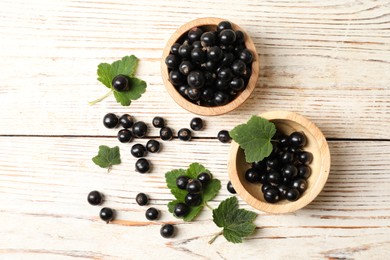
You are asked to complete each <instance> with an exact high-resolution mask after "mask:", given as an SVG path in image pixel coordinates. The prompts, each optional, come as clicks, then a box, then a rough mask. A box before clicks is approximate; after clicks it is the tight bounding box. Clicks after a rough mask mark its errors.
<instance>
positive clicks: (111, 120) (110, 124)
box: [103, 113, 119, 128]
mask: <svg viewBox="0 0 390 260" xmlns="http://www.w3.org/2000/svg"><path fill="white" fill-rule="evenodd" d="M118 122H119V119H118V117H117V116H116V115H115V114H113V113H108V114H106V115H105V116H104V118H103V125H104V126H105V127H107V128H115V127H117V126H118Z"/></svg>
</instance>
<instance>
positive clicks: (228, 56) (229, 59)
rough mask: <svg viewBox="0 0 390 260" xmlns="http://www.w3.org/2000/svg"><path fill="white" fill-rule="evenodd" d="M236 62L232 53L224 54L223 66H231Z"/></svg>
mask: <svg viewBox="0 0 390 260" xmlns="http://www.w3.org/2000/svg"><path fill="white" fill-rule="evenodd" d="M233 61H234V55H233V53H231V52H227V53H224V56H223V59H222V61H221V66H226V67H228V66H230V65H231V64H232V63H233Z"/></svg>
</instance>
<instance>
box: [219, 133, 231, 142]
mask: <svg viewBox="0 0 390 260" xmlns="http://www.w3.org/2000/svg"><path fill="white" fill-rule="evenodd" d="M217 137H218V140H219V141H220V142H221V143H229V142H230V141H231V140H232V138H231V137H230V135H229V132H228V131H227V130H221V131H219V132H218V135H217Z"/></svg>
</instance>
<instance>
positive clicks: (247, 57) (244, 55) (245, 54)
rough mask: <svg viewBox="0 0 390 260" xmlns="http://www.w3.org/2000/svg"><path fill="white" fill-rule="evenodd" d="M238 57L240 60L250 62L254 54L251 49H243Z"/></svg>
mask: <svg viewBox="0 0 390 260" xmlns="http://www.w3.org/2000/svg"><path fill="white" fill-rule="evenodd" d="M238 57H239V59H240V60H242V61H243V62H245V63H246V64H249V63H251V62H252V61H253V55H252V53H251V51H250V50H248V49H243V50H242V51H241V52H240V53H239V54H238Z"/></svg>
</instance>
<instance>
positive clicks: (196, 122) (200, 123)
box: [190, 117, 203, 131]
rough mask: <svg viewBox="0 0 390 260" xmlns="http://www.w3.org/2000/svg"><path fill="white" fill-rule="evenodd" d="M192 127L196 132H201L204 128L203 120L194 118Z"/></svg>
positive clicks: (191, 123)
mask: <svg viewBox="0 0 390 260" xmlns="http://www.w3.org/2000/svg"><path fill="white" fill-rule="evenodd" d="M190 127H191V129H192V130H194V131H199V130H201V129H202V128H203V120H202V119H201V118H199V117H194V118H193V119H192V120H191V122H190Z"/></svg>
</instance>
